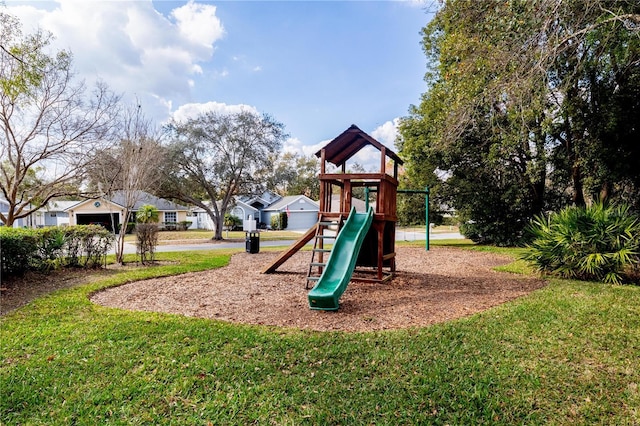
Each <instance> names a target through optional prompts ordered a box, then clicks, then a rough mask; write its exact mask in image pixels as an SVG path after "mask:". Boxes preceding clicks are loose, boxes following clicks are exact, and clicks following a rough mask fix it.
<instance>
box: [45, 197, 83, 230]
mask: <svg viewBox="0 0 640 426" xmlns="http://www.w3.org/2000/svg"><path fill="white" fill-rule="evenodd" d="M78 203H79V201H66V200H51V201H49V202H48V203H47V205H46V206H45V207H44V208H43V209H42V212H43V214H44V226H64V225H69V212H67V211H66V210H67V209H68V208H69V207H71V206H74V205H76V204H78Z"/></svg>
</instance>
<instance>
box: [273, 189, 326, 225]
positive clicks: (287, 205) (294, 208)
mask: <svg viewBox="0 0 640 426" xmlns="http://www.w3.org/2000/svg"><path fill="white" fill-rule="evenodd" d="M319 211H320V205H319V204H318V203H317V202H315V201H313V200H312V199H311V198H309V197H307V196H306V195H288V196H286V197H282V198H281V199H280V200H278V201H276V202H275V203H273V204H271V205H270V206H268V207H267V208H265V209H264V210H262V220H263V222H265V223H266V224H268V225H269V226H270V225H271V217H272V216H273V215H277V214H280V213H286V214H287V229H288V230H295V231H304V230H307V229H309V228H311V227H312V226H313V225H315V224H316V222H318V212H319Z"/></svg>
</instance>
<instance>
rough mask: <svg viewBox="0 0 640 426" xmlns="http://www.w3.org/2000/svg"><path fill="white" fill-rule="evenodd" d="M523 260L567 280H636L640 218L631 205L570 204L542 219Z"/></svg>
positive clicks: (533, 229)
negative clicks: (581, 206) (584, 205)
mask: <svg viewBox="0 0 640 426" xmlns="http://www.w3.org/2000/svg"><path fill="white" fill-rule="evenodd" d="M528 232H529V233H530V234H531V236H532V242H531V243H530V244H529V245H528V248H529V250H528V251H527V253H526V254H525V255H524V256H523V258H524V259H525V260H527V261H529V262H531V263H533V264H534V265H535V266H536V267H537V268H538V269H539V270H540V271H541V272H543V273H548V274H551V275H557V276H560V277H564V278H577V279H583V280H595V281H603V282H606V283H622V282H625V281H627V282H628V281H632V280H633V278H632V275H634V274H635V271H636V270H637V268H638V263H639V262H640V218H638V216H636V215H634V214H633V213H631V211H630V209H629V207H628V206H626V205H618V206H604V205H603V204H600V203H598V204H594V205H592V206H590V207H586V208H578V207H569V208H566V209H564V210H562V211H560V212H558V213H552V214H551V215H549V217H540V216H539V217H536V218H535V219H534V220H533V221H532V222H531V224H530V225H529V227H528Z"/></svg>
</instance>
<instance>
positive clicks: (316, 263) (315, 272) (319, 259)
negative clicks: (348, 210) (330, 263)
mask: <svg viewBox="0 0 640 426" xmlns="http://www.w3.org/2000/svg"><path fill="white" fill-rule="evenodd" d="M342 224H343V216H342V215H338V216H337V217H336V216H335V215H320V220H319V221H318V223H317V225H316V233H315V242H314V244H313V249H312V251H311V262H309V270H308V272H307V281H306V284H305V289H309V285H310V283H312V285H311V287H313V286H314V285H315V283H316V282H317V281H318V280H319V279H320V276H321V275H322V271H323V270H324V267H325V265H326V264H327V260H328V259H329V255H330V254H331V248H327V246H326V245H325V241H326V240H327V239H333V240H334V241H335V238H336V236H337V235H338V232H340V228H341V227H342ZM331 247H333V245H332V246H331Z"/></svg>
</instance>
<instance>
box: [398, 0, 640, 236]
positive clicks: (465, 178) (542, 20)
mask: <svg viewBox="0 0 640 426" xmlns="http://www.w3.org/2000/svg"><path fill="white" fill-rule="evenodd" d="M423 34H424V38H423V46H424V49H425V52H426V54H427V57H428V59H429V64H430V68H429V69H428V72H427V76H426V79H427V81H428V83H429V91H428V92H426V93H425V94H424V95H423V97H422V102H421V104H420V105H419V106H416V107H412V109H411V114H410V116H409V117H407V118H405V119H404V120H403V122H402V125H401V134H402V140H401V147H402V149H401V153H402V154H404V155H405V157H406V158H407V160H408V161H407V163H408V164H407V170H408V174H409V175H410V176H411V177H412V178H413V179H415V180H418V181H420V180H422V181H423V182H425V183H426V181H427V180H429V179H432V176H434V175H439V176H444V177H445V179H439V180H440V186H441V190H440V195H441V196H442V197H444V198H445V199H447V200H448V202H449V204H450V205H452V206H453V207H455V208H456V209H457V210H458V211H459V212H460V214H461V216H462V219H463V220H465V221H468V222H467V227H466V228H467V229H466V230H467V231H468V235H469V236H471V237H473V238H474V239H475V240H477V241H486V242H495V243H503V244H511V243H515V242H517V241H518V240H519V238H520V235H521V231H522V229H523V227H524V226H525V225H526V223H527V222H528V219H529V218H530V217H531V216H532V215H533V214H536V213H539V212H541V211H545V210H551V209H555V208H557V207H558V206H561V205H565V204H567V203H573V204H576V205H582V204H584V203H585V201H586V200H588V199H596V198H603V199H616V198H617V199H626V200H633V199H634V198H635V199H636V202H637V200H638V199H640V196H639V195H640V173H639V172H638V171H639V170H640V152H639V148H640V147H639V145H638V144H637V142H635V141H637V140H639V139H640V135H639V132H640V126H639V124H640V123H639V121H640V96H638V95H639V94H640V38H639V36H640V5H639V4H638V2H636V1H606V0H595V1H593V0H588V1H587V0H576V1H569V2H565V1H558V0H539V1H526V0H510V1H500V2H497V1H495V2H494V1H487V2H476V1H470V0H454V1H446V2H443V4H442V7H441V8H440V10H439V11H438V13H437V14H436V16H435V18H434V20H433V21H432V22H431V23H430V24H429V25H427V26H426V27H425V29H424V32H423ZM417 183H421V182H417ZM636 207H637V208H638V207H640V205H637V206H636Z"/></svg>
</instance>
